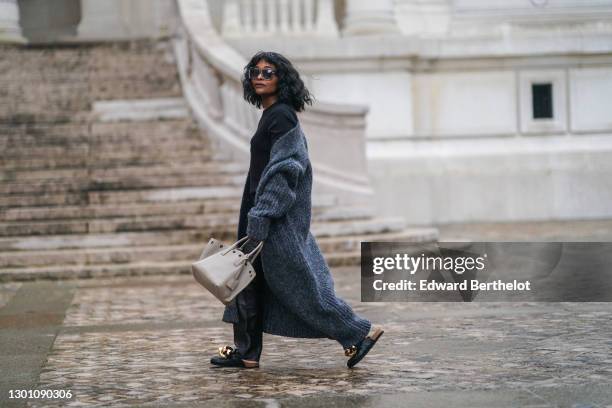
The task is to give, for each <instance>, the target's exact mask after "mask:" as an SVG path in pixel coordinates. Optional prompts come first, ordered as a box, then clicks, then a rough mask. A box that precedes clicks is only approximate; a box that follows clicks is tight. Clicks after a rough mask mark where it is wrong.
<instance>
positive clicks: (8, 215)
mask: <svg viewBox="0 0 612 408" xmlns="http://www.w3.org/2000/svg"><path fill="white" fill-rule="evenodd" d="M332 200H333V197H329V198H327V197H320V196H314V197H313V202H312V213H313V215H314V214H316V215H317V216H318V217H319V219H331V218H333V217H335V218H336V219H342V217H344V218H349V217H353V218H364V217H366V216H369V215H371V214H370V212H369V211H366V210H363V209H361V208H350V207H343V208H345V211H343V212H340V213H339V212H338V210H337V209H338V207H336V206H334V205H333V201H332ZM239 211H240V200H239V199H238V198H237V197H232V198H227V199H223V198H215V199H210V200H195V201H185V202H180V201H179V202H155V203H126V204H120V205H114V204H110V205H87V206H53V207H44V206H42V207H16V208H7V209H5V210H4V211H3V213H1V214H0V221H5V222H7V221H12V222H24V221H25V222H28V221H29V222H33V221H45V220H59V219H61V220H73V219H105V218H118V217H147V216H155V215H176V214H185V215H186V214H212V213H232V214H235V213H236V212H239ZM328 211H329V212H330V213H332V215H333V217H332V216H331V215H329V214H326V212H328Z"/></svg>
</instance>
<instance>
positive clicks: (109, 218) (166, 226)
mask: <svg viewBox="0 0 612 408" xmlns="http://www.w3.org/2000/svg"><path fill="white" fill-rule="evenodd" d="M0 53H2V55H3V57H4V58H2V59H0V147H1V151H2V155H1V156H0V180H1V184H0V281H2V280H24V279H34V278H75V277H94V276H121V275H143V274H165V273H167V274H173V273H189V272H190V263H191V262H192V261H194V260H195V259H197V257H198V255H199V253H200V251H201V249H202V247H203V245H204V244H205V243H206V242H207V241H208V239H209V238H210V236H215V237H217V238H220V239H223V240H227V241H228V242H230V241H232V240H235V237H236V236H235V232H236V229H237V221H238V211H239V205H240V196H241V193H242V186H243V185H244V181H245V177H246V173H247V170H248V164H247V163H236V162H232V161H231V160H229V159H228V157H225V156H223V155H222V154H220V153H219V152H216V151H215V150H214V148H213V146H212V143H211V142H210V140H209V139H208V138H207V136H206V134H205V132H203V131H202V130H200V129H199V128H198V126H197V124H196V123H195V121H194V120H193V119H192V117H191V115H190V113H189V109H188V107H187V106H186V105H185V102H184V100H183V99H182V96H181V89H180V82H179V80H178V77H177V72H176V67H175V63H174V57H173V53H172V49H171V47H170V44H169V43H166V42H163V41H162V42H148V41H138V42H130V43H117V44H104V45H86V46H72V47H51V48H50V47H47V48H30V47H28V48H20V47H3V48H2V49H1V50H0ZM311 231H312V233H313V234H314V235H315V236H316V237H317V241H318V242H319V245H320V247H321V249H322V250H323V252H324V253H325V255H326V259H327V260H328V263H329V265H330V266H336V265H348V264H357V265H358V264H359V262H360V242H361V241H368V240H372V241H374V240H387V241H394V240H401V241H432V240H435V239H436V238H437V232H436V230H432V229H426V228H418V229H417V228H415V229H410V228H406V226H405V225H404V221H403V219H398V218H377V217H375V216H373V214H371V213H370V212H369V211H367V210H364V209H362V208H339V207H337V206H336V205H335V199H334V197H333V196H315V197H313V217H312V228H311Z"/></svg>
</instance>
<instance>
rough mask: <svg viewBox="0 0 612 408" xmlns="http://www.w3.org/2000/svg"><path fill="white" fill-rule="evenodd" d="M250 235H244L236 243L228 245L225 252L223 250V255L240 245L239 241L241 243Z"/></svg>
mask: <svg viewBox="0 0 612 408" xmlns="http://www.w3.org/2000/svg"><path fill="white" fill-rule="evenodd" d="M248 238H249V236H248V235H245V236H244V237H242V238H240V239H239V240H238V241H236V242H234V244H232V246H230V247H228V248H227V249H226V250H225V252H223V255H225V254H227V253H228V252H229V251H231V250H232V249H234V248H236V247H237V246H238V244H239V243H241V242H242V241H244V240H245V239H248Z"/></svg>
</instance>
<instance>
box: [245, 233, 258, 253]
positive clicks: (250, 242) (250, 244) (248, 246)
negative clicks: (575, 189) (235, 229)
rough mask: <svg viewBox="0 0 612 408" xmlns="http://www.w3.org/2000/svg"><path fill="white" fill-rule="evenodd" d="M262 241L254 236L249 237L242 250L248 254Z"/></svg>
mask: <svg viewBox="0 0 612 408" xmlns="http://www.w3.org/2000/svg"><path fill="white" fill-rule="evenodd" d="M260 242H261V241H259V240H257V239H255V238H253V237H248V238H247V240H246V242H245V243H244V244H243V245H242V247H241V249H242V252H244V253H245V254H248V253H249V252H251V251H252V250H254V249H255V248H257V245H259V243H260Z"/></svg>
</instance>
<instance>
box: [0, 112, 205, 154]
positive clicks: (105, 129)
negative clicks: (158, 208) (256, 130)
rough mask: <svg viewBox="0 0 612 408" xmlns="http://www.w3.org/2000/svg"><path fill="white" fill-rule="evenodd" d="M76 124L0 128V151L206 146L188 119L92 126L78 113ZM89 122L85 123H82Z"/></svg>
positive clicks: (89, 120) (203, 133)
mask: <svg viewBox="0 0 612 408" xmlns="http://www.w3.org/2000/svg"><path fill="white" fill-rule="evenodd" d="M77 115H78V118H79V121H71V122H68V123H38V122H34V123H11V124H6V123H5V124H0V147H3V148H7V147H14V146H45V145H50V146H65V145H67V144H70V145H72V144H79V143H83V144H92V145H96V146H98V145H100V144H107V143H108V144H116V143H119V144H124V145H125V144H134V143H140V144H143V143H153V142H168V141H170V140H173V141H175V142H178V141H183V140H185V141H189V140H194V141H201V142H202V143H209V139H208V138H207V137H206V135H205V132H204V131H202V130H201V129H199V128H198V126H197V124H196V123H194V122H193V121H192V120H191V119H189V120H186V119H180V120H163V121H144V122H116V123H102V122H95V121H94V120H93V118H89V116H92V115H91V114H90V113H89V112H78V113H77ZM86 117H87V118H88V120H87V122H85V121H81V120H83V119H85V118H86Z"/></svg>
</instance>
